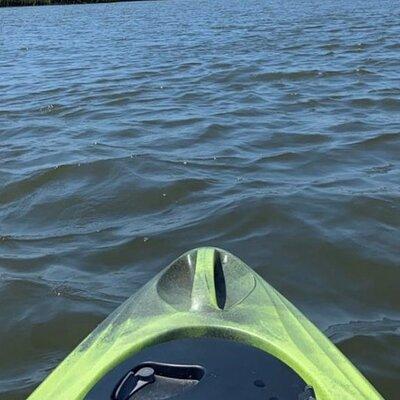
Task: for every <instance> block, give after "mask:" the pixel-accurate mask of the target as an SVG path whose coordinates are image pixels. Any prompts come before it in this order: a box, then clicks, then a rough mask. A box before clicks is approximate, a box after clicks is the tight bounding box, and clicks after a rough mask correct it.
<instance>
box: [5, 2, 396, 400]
mask: <svg viewBox="0 0 400 400" xmlns="http://www.w3.org/2000/svg"><path fill="white" fill-rule="evenodd" d="M399 20H400V7H399V4H398V3H397V2H391V1H383V2H382V1H351V2H348V1H339V2H333V1H327V0H322V1H318V2H317V1H307V2H306V1H287V0H283V1H277V0H272V1H261V0H249V1H236V0H233V1H226V0H216V1H198V2H189V1H187V2H184V1H175V0H173V1H165V2H149V3H146V2H140V3H118V4H101V5H87V6H68V7H64V6H60V7H38V8H19V9H17V8H15V9H1V10H0V139H1V140H0V343H1V346H0V399H1V400H16V399H24V398H26V396H27V395H28V394H29V393H30V392H31V391H32V390H33V388H34V387H35V386H36V385H37V384H38V383H39V382H40V381H41V380H42V379H43V378H44V377H45V376H46V375H47V374H48V372H49V371H50V370H51V369H52V368H54V367H55V366H56V365H57V364H58V363H59V362H60V361H61V360H62V359H63V358H64V357H65V355H66V354H67V353H68V352H69V351H71V350H72V349H73V348H74V347H75V345H77V344H78V343H79V342H80V341H81V340H82V339H83V338H84V336H85V335H86V334H88V333H89V332H90V331H91V330H92V329H93V328H94V327H95V326H96V324H97V323H99V322H100V321H101V320H102V319H103V318H104V317H105V316H106V315H107V314H108V313H109V312H110V311H112V310H113V309H115V308H116V307H117V305H119V304H120V303H121V302H122V301H123V300H124V299H125V298H127V297H128V296H129V295H130V294H132V293H133V292H135V291H136V290H137V289H138V288H139V287H140V286H141V285H142V284H143V283H145V282H146V281H147V280H148V279H150V278H151V277H152V276H153V275H154V274H155V273H156V272H158V271H159V270H160V269H161V268H162V267H164V266H165V265H166V264H167V263H169V262H170V261H171V260H172V259H174V258H175V257H176V256H178V255H179V254H180V253H182V252H183V251H185V250H188V249H190V248H192V247H196V246H200V245H206V244H210V245H216V246H219V247H222V248H226V249H227V250H229V251H231V252H233V253H234V254H236V255H238V256H239V257H241V258H242V259H243V260H245V261H246V262H247V263H248V264H250V265H252V266H253V267H255V269H256V270H257V272H259V273H260V274H261V275H262V276H263V277H264V278H265V279H266V280H268V281H269V282H270V283H271V284H273V285H274V286H275V287H276V288H277V289H279V290H280V291H281V292H282V293H283V294H284V295H285V296H286V297H288V298H289V299H290V300H291V301H292V302H294V303H295V304H296V305H297V306H298V307H299V308H300V309H301V310H302V311H303V312H305V314H306V315H307V316H308V317H309V318H310V319H312V320H313V321H314V322H315V323H316V324H317V325H318V326H319V327H320V328H321V329H322V330H324V331H325V332H326V333H327V334H328V335H329V336H330V337H331V338H332V340H333V341H334V342H335V343H337V344H338V345H339V347H340V348H341V349H342V350H343V351H344V352H345V354H346V355H347V356H348V357H349V358H350V359H351V360H352V361H353V362H354V363H355V364H356V365H357V366H358V367H359V368H360V370H361V371H362V372H363V373H364V374H365V375H366V376H367V377H368V378H369V379H370V380H371V381H372V383H373V384H375V385H376V387H377V388H378V390H380V391H381V392H382V394H383V395H384V396H385V398H386V399H392V400H396V399H398V396H399V395H398V393H399V376H400V291H399V282H400V263H399V249H400V235H399V227H400V169H399V164H400V85H399V82H400V45H399V36H400V26H399Z"/></svg>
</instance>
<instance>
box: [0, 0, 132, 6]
mask: <svg viewBox="0 0 400 400" xmlns="http://www.w3.org/2000/svg"><path fill="white" fill-rule="evenodd" d="M118 1H132V0H0V7H19V6H49V5H53V4H84V3H115V2H118Z"/></svg>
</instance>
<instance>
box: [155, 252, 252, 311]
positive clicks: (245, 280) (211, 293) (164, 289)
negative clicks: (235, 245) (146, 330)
mask: <svg viewBox="0 0 400 400" xmlns="http://www.w3.org/2000/svg"><path fill="white" fill-rule="evenodd" d="M255 284H256V279H255V273H254V272H253V271H252V270H251V269H250V268H249V267H247V265H245V264H244V263H243V262H242V261H241V260H239V259H238V258H237V257H235V256H233V255H232V254H230V253H228V252H227V251H225V250H221V249H218V248H215V247H201V248H197V249H194V250H191V251H189V252H187V253H185V254H184V255H182V256H181V257H179V258H178V259H177V260H176V261H175V262H173V263H172V264H171V265H170V266H169V267H167V269H166V270H165V271H164V273H163V274H162V276H161V277H160V279H159V281H158V285H157V290H158V294H159V295H160V297H161V298H162V299H163V300H164V301H166V302H167V303H169V304H170V305H172V306H173V307H175V308H177V309H180V310H190V311H192V312H207V311H221V310H227V309H229V308H231V307H233V306H235V305H237V304H238V303H240V302H241V301H242V300H243V299H244V298H246V297H247V296H248V295H249V294H250V293H251V292H252V290H253V289H254V287H255Z"/></svg>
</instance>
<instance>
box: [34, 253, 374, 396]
mask: <svg viewBox="0 0 400 400" xmlns="http://www.w3.org/2000/svg"><path fill="white" fill-rule="evenodd" d="M217 259H218V268H219V271H217V270H216V260H217ZM221 274H222V278H223V281H220V278H221V277H220V276H219V275H221ZM221 288H222V289H223V294H221V293H220V292H221V290H222V289H221ZM220 289H221V290H220ZM198 336H208V337H223V338H229V339H232V340H235V341H239V342H242V343H246V344H249V345H252V346H255V347H257V348H259V349H261V350H263V351H265V352H267V353H269V354H272V355H273V356H275V357H277V358H278V359H280V360H281V361H283V362H284V363H285V364H287V365H288V366H289V367H291V368H292V369H293V370H294V371H295V372H296V373H297V374H298V375H299V376H300V377H301V378H302V379H303V380H304V381H305V382H307V383H308V384H309V385H311V386H312V387H313V388H314V391H315V394H316V397H317V399H318V400H338V399H340V400H378V399H382V396H380V395H379V393H378V392H377V391H376V390H375V389H374V388H373V387H372V386H371V384H370V383H369V382H368V381H367V380H366V379H365V378H364V377H363V376H362V375H361V373H360V372H359V371H358V370H357V369H356V368H355V367H354V366H353V365H352V364H351V362H350V361H349V360H348V359H347V358H346V357H345V356H344V355H343V354H342V353H341V352H340V351H339V350H338V349H337V348H336V346H335V345H334V344H333V343H332V342H331V341H329V339H327V338H326V337H325V336H324V335H323V334H322V333H321V332H320V331H319V330H318V329H317V328H316V327H315V326H314V325H313V324H312V323H311V322H310V321H309V320H308V319H307V318H306V317H305V316H304V315H303V314H302V313H301V312H300V311H298V310H297V309H296V308H295V307H294V306H293V305H292V304H291V303H290V302H289V301H288V300H286V299H285V298H284V297H283V296H282V295H281V294H279V293H278V292H277V291H276V290H275V289H274V288H272V287H271V286H270V285H269V284H268V283H266V282H265V281H264V280H263V279H262V278H261V277H260V276H259V275H257V274H256V273H255V272H254V271H253V270H251V269H250V268H249V267H248V266H247V265H246V264H244V263H243V262H242V261H241V260H239V259H238V258H236V257H235V256H233V255H231V254H229V253H227V252H225V251H223V250H219V249H215V248H200V249H197V250H192V251H190V252H188V253H186V254H184V255H183V256H182V257H180V258H179V259H178V260H177V261H175V262H174V263H172V264H171V265H170V266H169V267H167V268H166V269H165V270H163V271H162V272H161V273H160V274H158V275H157V276H156V277H155V278H154V279H152V280H151V281H150V282H149V283H147V285H145V286H144V287H143V288H142V289H141V290H140V291H139V292H137V293H136V294H134V295H133V296H132V297H131V298H129V299H128V300H127V301H126V302H125V303H124V304H122V305H121V306H120V307H119V308H118V309H117V310H116V311H115V312H114V313H112V314H111V315H110V316H109V317H108V318H107V319H106V320H105V321H104V322H103V323H102V324H101V325H100V326H99V327H98V328H97V329H96V330H95V331H93V332H92V333H91V334H90V335H89V336H88V337H87V338H86V339H85V340H84V341H83V342H82V343H81V344H80V345H79V346H78V347H77V348H76V349H75V350H74V351H73V352H72V353H71V354H70V355H69V356H68V357H67V358H66V359H65V360H64V361H63V362H62V363H61V364H60V365H59V366H58V367H57V368H56V369H55V370H54V371H53V372H52V373H51V374H50V376H49V377H48V378H47V379H46V380H45V381H44V382H43V383H42V384H41V385H40V386H39V387H38V388H37V389H36V391H35V392H34V393H33V394H32V395H31V396H30V397H29V398H28V400H54V399H57V400H84V398H85V396H86V394H87V393H88V392H89V391H90V389H91V388H92V387H93V386H94V385H95V384H96V382H98V381H99V380H100V379H101V378H102V377H103V376H104V375H105V374H106V373H107V372H108V371H110V370H111V369H112V368H113V367H115V366H116V365H117V364H119V363H120V362H121V361H123V360H125V359H126V358H128V357H130V356H132V355H133V354H135V353H137V352H138V351H140V350H142V349H143V348H145V347H147V346H151V345H153V344H156V343H160V342H163V341H167V340H172V339H177V338H184V337H198Z"/></svg>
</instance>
